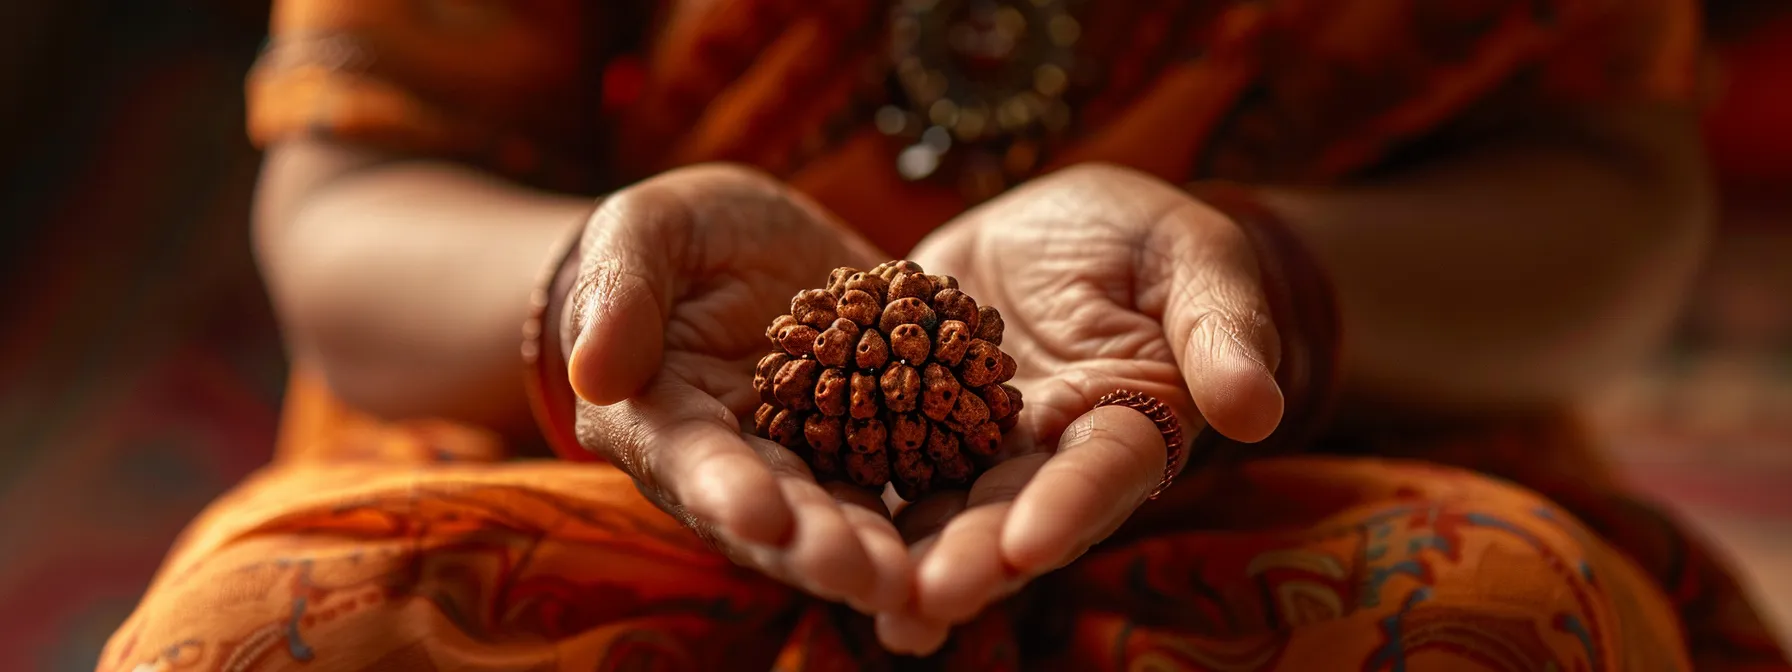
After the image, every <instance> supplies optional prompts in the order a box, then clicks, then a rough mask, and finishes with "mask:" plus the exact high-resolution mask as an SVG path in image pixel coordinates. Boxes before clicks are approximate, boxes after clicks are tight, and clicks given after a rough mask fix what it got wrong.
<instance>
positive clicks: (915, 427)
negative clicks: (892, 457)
mask: <svg viewBox="0 0 1792 672" xmlns="http://www.w3.org/2000/svg"><path fill="white" fill-rule="evenodd" d="M925 445H927V421H925V420H922V419H921V417H920V416H918V415H915V414H913V413H898V414H896V415H893V416H891V417H890V446H891V447H893V448H897V449H899V450H920V449H921V447H922V446H925Z"/></svg>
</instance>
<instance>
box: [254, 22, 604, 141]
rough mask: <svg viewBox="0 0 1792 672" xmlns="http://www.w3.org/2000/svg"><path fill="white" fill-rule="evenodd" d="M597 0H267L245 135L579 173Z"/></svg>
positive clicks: (589, 117) (595, 48)
mask: <svg viewBox="0 0 1792 672" xmlns="http://www.w3.org/2000/svg"><path fill="white" fill-rule="evenodd" d="M599 4H600V3H587V2H579V1H578V0H429V1H425V2H417V1H414V0H275V2H274V9H273V13H272V26H271V35H270V38H269V42H268V45H267V47H266V49H265V51H264V52H263V54H262V56H261V58H260V59H259V60H258V61H257V63H256V65H255V67H254V68H253V69H252V70H251V71H250V74H249V79H248V84H247V95H248V117H249V118H248V127H249V134H250V139H251V140H252V141H253V142H254V143H255V144H256V145H257V146H260V147H264V148H265V147H267V146H269V145H272V144H275V143H278V142H280V141H282V140H287V139H292V138H298V137H328V138H331V139H335V140H339V141H343V142H349V143H354V144H360V145H366V146H370V147H377V148H380V149H384V150H388V151H393V152H400V153H407V154H420V155H427V156H437V157H443V158H451V159H455V160H460V161H465V162H470V163H475V164H478V165H481V166H482V167H486V168H490V169H494V170H497V171H500V172H503V173H506V174H509V175H512V176H528V175H532V174H537V173H542V172H544V171H550V170H556V171H577V170H580V169H584V168H585V167H584V166H581V165H580V164H581V163H585V162H590V161H592V160H594V159H595V157H596V152H595V151H594V148H593V144H594V138H595V137H596V129H595V126H596V125H597V116H596V115H597V105H596V101H597V98H598V95H597V94H598V92H597V91H596V89H597V86H596V81H597V78H595V77H592V76H591V73H592V72H593V71H594V69H595V67H596V61H598V60H599V58H600V49H599V46H600V45H597V44H594V43H595V42H597V41H598V40H596V39H593V38H594V36H595V31H593V30H591V27H592V26H594V25H596V24H597V21H598V19H599V17H598V16H596V14H598V10H597V9H595V6H596V5H599Z"/></svg>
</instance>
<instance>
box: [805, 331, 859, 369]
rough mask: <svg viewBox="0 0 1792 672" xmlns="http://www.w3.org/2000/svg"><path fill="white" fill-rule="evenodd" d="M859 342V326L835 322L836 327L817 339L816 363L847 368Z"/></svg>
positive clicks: (822, 333)
mask: <svg viewBox="0 0 1792 672" xmlns="http://www.w3.org/2000/svg"><path fill="white" fill-rule="evenodd" d="M842 327H844V328H842ZM858 342H859V327H858V325H855V324H853V323H851V322H848V321H846V320H834V326H832V327H829V328H828V330H827V331H824V332H821V335H820V336H817V337H815V361H818V362H821V363H822V364H823V365H826V366H846V363H847V362H849V361H852V359H853V355H854V353H853V348H854V347H855V346H856V345H857V344H858Z"/></svg>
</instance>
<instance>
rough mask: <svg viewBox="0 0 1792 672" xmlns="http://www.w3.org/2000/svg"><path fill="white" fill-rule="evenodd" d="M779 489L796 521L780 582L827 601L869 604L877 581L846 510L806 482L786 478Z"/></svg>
mask: <svg viewBox="0 0 1792 672" xmlns="http://www.w3.org/2000/svg"><path fill="white" fill-rule="evenodd" d="M778 488H779V490H780V491H781V492H782V493H783V494H784V498H785V499H786V500H788V501H789V502H790V507H791V511H792V513H793V515H794V518H795V525H794V529H793V530H792V535H791V541H790V544H789V546H787V547H786V548H785V549H784V553H783V558H782V561H781V563H779V565H778V569H780V570H781V571H782V572H783V573H784V575H783V576H781V577H779V578H782V579H784V580H786V581H788V582H790V583H792V584H794V585H797V586H800V587H802V588H804V589H805V590H808V591H810V592H812V593H814V594H816V595H817V596H820V597H822V598H826V599H831V600H840V601H852V602H860V603H870V602H871V601H872V597H873V596H874V595H875V593H876V591H877V590H878V588H879V587H880V586H879V585H878V583H879V581H878V575H877V573H876V572H875V571H874V570H873V566H872V564H871V558H870V556H869V555H868V554H867V553H866V552H865V547H864V544H863V543H861V542H860V540H859V539H860V537H859V534H858V531H857V530H856V529H854V527H853V526H852V525H851V524H849V523H848V522H847V518H846V514H845V512H844V510H843V507H842V506H841V504H840V503H839V502H837V501H835V499H834V497H833V496H832V495H830V494H828V492H827V491H826V490H824V489H822V487H821V486H820V485H817V484H816V483H815V482H814V481H813V480H810V479H807V478H795V477H784V478H781V479H779V483H778Z"/></svg>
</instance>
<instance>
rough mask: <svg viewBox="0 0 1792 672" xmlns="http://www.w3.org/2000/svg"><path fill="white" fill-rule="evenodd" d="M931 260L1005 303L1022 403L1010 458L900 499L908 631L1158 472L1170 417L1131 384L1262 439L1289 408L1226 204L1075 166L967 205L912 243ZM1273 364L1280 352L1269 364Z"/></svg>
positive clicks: (1124, 504)
mask: <svg viewBox="0 0 1792 672" xmlns="http://www.w3.org/2000/svg"><path fill="white" fill-rule="evenodd" d="M914 259H915V260H916V261H917V262H919V263H921V264H922V265H923V266H924V267H926V268H927V269H928V270H929V271H931V272H935V273H944V274H949V275H954V276H956V277H958V278H959V282H960V284H961V286H962V287H963V288H964V289H965V291H966V293H968V294H970V295H971V296H975V297H977V298H978V300H979V301H981V302H983V303H985V304H988V305H993V306H995V307H997V308H998V309H999V310H1000V311H1001V312H1002V314H1003V316H1004V318H1005V319H1004V322H1005V323H1006V330H1005V335H1004V339H1003V342H1002V347H1003V350H1005V351H1007V352H1008V353H1010V354H1011V355H1012V356H1013V357H1014V358H1015V360H1016V362H1017V365H1018V367H1017V373H1016V377H1015V379H1014V381H1013V383H1012V384H1013V385H1015V387H1017V388H1018V389H1020V390H1021V392H1022V394H1023V397H1024V399H1025V400H1026V409H1025V411H1024V412H1023V413H1022V416H1021V418H1020V421H1019V424H1018V425H1017V426H1016V428H1015V430H1014V431H1013V432H1010V433H1009V435H1007V436H1005V437H1004V446H1003V449H1004V451H1005V453H1006V454H1005V456H1004V457H1006V458H1007V459H1006V460H1005V461H1003V462H1001V463H1000V464H998V465H996V466H995V467H994V468H992V469H990V470H989V471H988V472H987V473H985V474H984V475H983V476H981V477H979V479H978V480H977V481H976V482H975V483H973V484H972V487H971V488H970V490H969V491H968V492H960V493H940V494H938V495H935V496H933V497H930V498H928V499H924V500H923V501H920V502H916V503H915V504H914V505H913V506H911V507H909V508H908V509H906V510H904V511H903V512H902V515H901V516H900V517H899V519H898V525H899V527H901V528H902V530H903V532H904V536H905V537H906V538H907V539H908V540H909V541H910V542H911V544H913V546H914V547H915V549H916V553H917V555H918V556H919V559H918V560H917V567H916V589H915V597H914V599H913V600H912V602H911V603H910V604H909V605H908V606H907V607H906V608H905V609H904V610H902V611H898V612H893V613H885V614H881V615H880V618H879V631H880V635H881V636H882V637H883V639H884V641H885V643H886V644H887V645H890V646H892V647H895V648H902V649H911V650H916V651H924V650H927V649H929V648H931V647H933V646H938V644H939V641H940V640H941V639H942V638H943V637H944V634H945V629H946V627H947V626H949V625H950V624H952V623H959V622H963V621H964V620H966V619H968V618H970V617H971V616H973V615H975V614H976V613H977V612H978V611H979V610H981V609H982V608H983V607H984V606H985V605H987V604H988V603H989V602H990V601H992V600H994V599H996V598H999V597H1000V596H1001V595H1003V594H1006V593H1007V592H1010V591H1013V590H1015V589H1017V588H1018V587H1019V586H1020V585H1022V584H1024V583H1025V582H1026V581H1027V580H1028V579H1030V578H1032V577H1035V576H1038V575H1039V574H1041V573H1043V572H1046V571H1049V570H1051V569H1054V568H1056V567H1059V566H1062V565H1063V564H1065V563H1068V562H1070V561H1071V560H1073V559H1074V558H1076V557H1077V556H1079V555H1081V553H1082V552H1083V551H1085V550H1086V549H1087V548H1089V547H1090V546H1091V545H1092V544H1094V543H1097V542H1099V541H1101V540H1102V539H1103V538H1105V537H1107V536H1108V535H1109V534H1111V533H1112V532H1113V531H1114V529H1115V528H1117V527H1118V526H1119V525H1120V524H1121V523H1123V522H1124V521H1125V520H1126V519H1127V517H1128V516H1130V515H1131V513H1132V512H1133V510H1134V509H1136V508H1137V507H1138V506H1139V505H1140V504H1141V503H1143V501H1144V500H1145V498H1146V496H1147V495H1148V494H1149V492H1150V491H1151V490H1152V489H1153V488H1155V487H1156V486H1157V485H1158V484H1159V483H1160V482H1161V480H1162V477H1163V475H1164V472H1165V466H1166V465H1165V458H1166V445H1165V442H1164V438H1163V434H1162V433H1161V432H1160V431H1159V430H1158V428H1157V427H1155V426H1154V425H1152V424H1151V422H1150V421H1149V420H1147V419H1146V418H1145V417H1144V416H1143V415H1141V414H1139V413H1135V412H1133V411H1130V410H1127V409H1122V408H1103V409H1097V410H1093V411H1092V410H1091V409H1092V408H1094V407H1095V405H1096V403H1097V402H1098V400H1099V399H1100V398H1101V397H1102V396H1104V395H1106V394H1108V393H1109V392H1113V391H1115V390H1119V389H1128V390H1134V391H1138V392H1143V393H1145V394H1148V395H1151V396H1154V397H1157V398H1158V399H1160V400H1162V401H1164V402H1166V403H1168V404H1170V405H1171V406H1172V407H1173V408H1174V409H1175V410H1176V415H1177V416H1178V417H1179V418H1181V420H1182V423H1183V425H1184V429H1185V430H1186V432H1187V433H1188V434H1190V435H1192V434H1193V433H1194V432H1196V431H1199V430H1200V429H1201V428H1202V423H1203V422H1204V421H1207V422H1211V424H1212V425H1213V426H1214V427H1215V429H1218V430H1220V431H1221V432H1222V433H1225V434H1227V435H1229V436H1232V437H1233V438H1240V439H1245V440H1256V439H1260V438H1262V437H1263V436H1264V435H1267V434H1268V433H1269V431H1270V430H1271V429H1273V427H1274V425H1275V424H1276V422H1278V420H1279V416H1280V411H1281V406H1280V403H1281V402H1280V397H1279V392H1277V391H1276V389H1275V387H1274V382H1273V378H1271V377H1270V375H1269V374H1268V372H1267V371H1265V368H1266V365H1265V364H1264V363H1263V362H1266V361H1273V359H1274V355H1273V354H1265V353H1267V352H1269V351H1271V350H1273V349H1274V348H1273V346H1272V345H1270V344H1273V342H1274V339H1275V335H1274V328H1273V326H1271V325H1269V323H1268V320H1267V319H1266V318H1262V317H1261V316H1263V315H1267V309H1266V308H1265V307H1264V305H1265V302H1264V300H1263V297H1262V294H1261V291H1260V288H1259V287H1258V283H1257V277H1256V272H1257V271H1256V268H1255V265H1254V262H1253V261H1252V259H1253V257H1252V254H1251V252H1250V250H1249V247H1248V244H1247V243H1245V242H1244V240H1243V238H1242V235H1241V234H1239V232H1238V229H1237V227H1236V226H1235V225H1233V224H1232V223H1231V222H1230V221H1228V220H1226V219H1225V218H1223V217H1221V216H1219V215H1218V214H1217V213H1215V212H1213V211H1212V210H1209V209H1207V208H1205V207H1204V206H1201V205H1200V204H1199V203H1198V202H1196V201H1194V200H1193V199H1192V198H1190V197H1189V196H1187V195H1185V194H1183V193H1181V192H1179V191H1177V190H1175V189H1173V188H1170V187H1169V186H1168V185H1164V184H1162V183H1161V182H1157V181H1155V180H1152V179H1149V178H1146V177H1144V176H1142V175H1139V174H1136V173H1131V172H1128V171H1122V170H1116V169H1076V170H1071V171H1065V172H1063V173H1059V174H1057V175H1054V176H1050V177H1047V178H1042V179H1041V180H1038V181H1036V183H1035V184H1032V185H1028V186H1024V187H1022V188H1021V189H1019V190H1017V191H1015V192H1012V193H1010V194H1008V195H1006V196H1004V197H1002V198H1001V199H998V200H997V201H994V202H992V203H990V204H989V205H987V206H984V207H983V208H980V209H978V210H975V211H972V212H970V213H967V214H966V215H964V216H963V217H961V218H960V219H959V220H958V221H956V222H954V223H953V224H951V225H949V226H948V227H947V228H945V229H942V230H941V231H939V232H938V233H936V234H935V235H934V236H932V237H930V238H929V239H928V240H927V241H925V242H924V243H923V244H922V246H921V247H920V248H919V249H918V250H916V252H915V254H914ZM1267 366H1268V367H1270V368H1272V367H1273V364H1269V365H1267Z"/></svg>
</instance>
